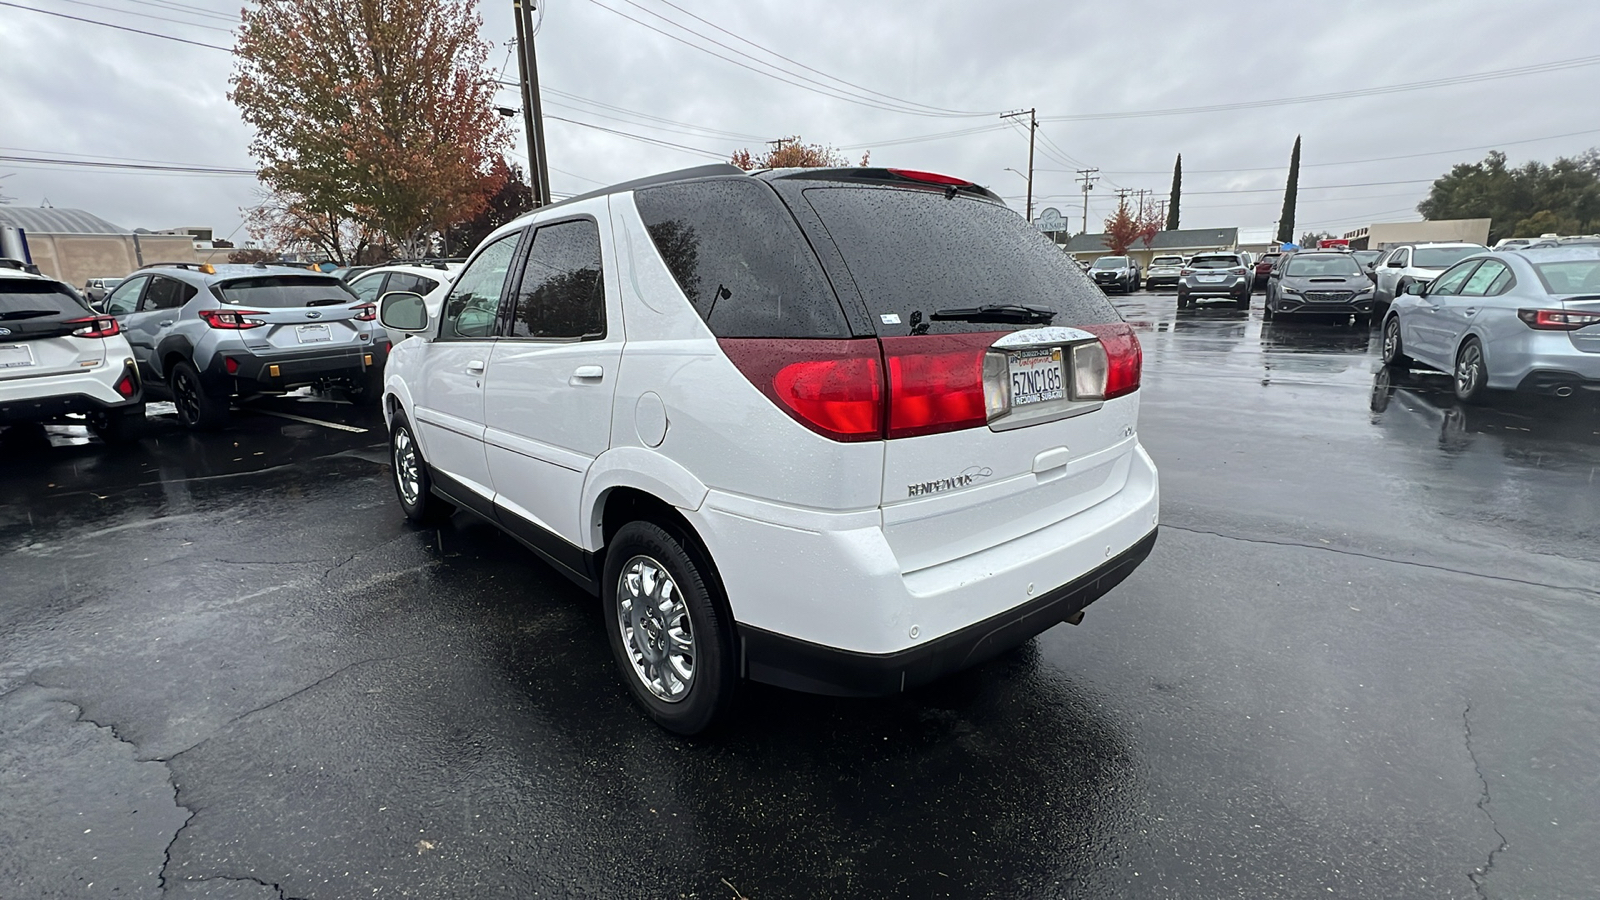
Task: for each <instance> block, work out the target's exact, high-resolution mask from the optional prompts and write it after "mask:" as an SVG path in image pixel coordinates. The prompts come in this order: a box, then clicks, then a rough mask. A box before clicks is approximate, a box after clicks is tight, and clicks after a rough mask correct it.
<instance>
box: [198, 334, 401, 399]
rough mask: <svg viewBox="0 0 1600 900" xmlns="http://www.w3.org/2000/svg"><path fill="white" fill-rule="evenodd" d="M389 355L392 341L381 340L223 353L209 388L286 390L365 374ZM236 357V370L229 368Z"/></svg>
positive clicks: (210, 372) (209, 373) (210, 371)
mask: <svg viewBox="0 0 1600 900" xmlns="http://www.w3.org/2000/svg"><path fill="white" fill-rule="evenodd" d="M388 356H389V342H388V340H385V339H380V340H378V341H376V342H374V343H370V344H358V345H356V346H353V347H342V348H339V349H337V350H311V351H296V352H292V353H279V354H273V355H270V356H268V355H257V354H254V353H222V354H218V355H217V356H216V357H214V358H213V359H212V362H211V365H209V366H207V367H206V371H205V373H204V377H205V379H206V381H207V387H208V388H210V389H213V390H216V391H217V392H218V393H225V392H226V393H237V394H249V393H257V392H262V391H285V390H290V389H292V388H297V387H302V386H304V385H308V384H313V383H315V382H318V381H321V380H323V379H328V378H350V379H357V378H362V377H364V376H365V375H366V374H367V372H368V371H369V370H377V371H382V370H383V364H384V361H385V360H386V359H387V358H388ZM229 360H232V361H233V362H234V364H235V365H236V366H237V370H236V371H231V372H230V371H229V370H228V362H229Z"/></svg>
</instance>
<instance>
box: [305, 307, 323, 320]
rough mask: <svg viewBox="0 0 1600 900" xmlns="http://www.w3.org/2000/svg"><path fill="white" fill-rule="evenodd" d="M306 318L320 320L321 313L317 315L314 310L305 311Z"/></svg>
mask: <svg viewBox="0 0 1600 900" xmlns="http://www.w3.org/2000/svg"><path fill="white" fill-rule="evenodd" d="M306 318H308V319H320V318H322V313H319V312H317V311H316V310H314V309H311V310H307V311H306Z"/></svg>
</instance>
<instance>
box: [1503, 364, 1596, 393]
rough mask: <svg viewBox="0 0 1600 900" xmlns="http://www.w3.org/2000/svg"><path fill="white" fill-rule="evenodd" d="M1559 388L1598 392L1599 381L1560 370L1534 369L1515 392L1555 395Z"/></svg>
mask: <svg viewBox="0 0 1600 900" xmlns="http://www.w3.org/2000/svg"><path fill="white" fill-rule="evenodd" d="M1561 388H1570V389H1571V390H1572V391H1600V379H1593V378H1586V377H1584V376H1582V375H1579V374H1578V373H1576V372H1567V371H1564V370H1562V369H1534V370H1533V371H1532V372H1529V373H1528V374H1527V375H1526V376H1525V377H1524V378H1523V379H1522V381H1521V383H1519V384H1518V385H1517V390H1519V391H1527V392H1529V393H1533V394H1556V391H1558V390H1560V389H1561ZM1557 396H1560V395H1557Z"/></svg>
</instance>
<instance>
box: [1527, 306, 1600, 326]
mask: <svg viewBox="0 0 1600 900" xmlns="http://www.w3.org/2000/svg"><path fill="white" fill-rule="evenodd" d="M1517 318H1519V319H1521V320H1522V321H1523V322H1525V323H1527V326H1528V327H1529V328H1536V329H1538V330H1540V331H1577V330H1578V329H1579V328H1588V327H1589V326H1590V325H1596V324H1600V313H1582V312H1568V311H1567V310H1564V309H1519V310H1517Z"/></svg>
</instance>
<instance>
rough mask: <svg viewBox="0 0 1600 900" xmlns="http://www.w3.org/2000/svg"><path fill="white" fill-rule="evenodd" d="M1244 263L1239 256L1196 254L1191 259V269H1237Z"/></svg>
mask: <svg viewBox="0 0 1600 900" xmlns="http://www.w3.org/2000/svg"><path fill="white" fill-rule="evenodd" d="M1242 265H1244V263H1241V262H1240V261H1239V257H1237V256H1196V257H1195V258H1194V259H1191V260H1189V268H1191V269H1236V268H1238V267H1239V266H1242Z"/></svg>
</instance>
